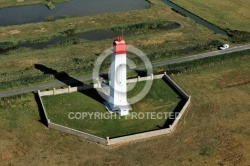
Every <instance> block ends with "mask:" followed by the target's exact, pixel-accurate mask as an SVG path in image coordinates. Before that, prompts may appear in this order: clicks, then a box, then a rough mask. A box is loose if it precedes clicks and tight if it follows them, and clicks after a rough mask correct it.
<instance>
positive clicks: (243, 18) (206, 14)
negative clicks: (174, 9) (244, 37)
mask: <svg viewBox="0 0 250 166" xmlns="http://www.w3.org/2000/svg"><path fill="white" fill-rule="evenodd" d="M171 1H172V2H174V3H176V4H178V5H180V6H181V7H183V8H185V9H187V10H188V11H190V12H192V13H194V14H197V15H198V16H200V17H202V18H203V19H205V20H207V21H209V22H211V23H213V24H215V25H217V26H219V27H221V28H223V29H226V28H229V29H232V30H242V31H248V32H250V29H249V27H250V21H249V19H250V10H249V7H250V1H246V0H238V1H235V0H226V1H216V0H209V1H207V0H199V1H197V0H171Z"/></svg>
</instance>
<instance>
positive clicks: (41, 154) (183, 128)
mask: <svg viewBox="0 0 250 166" xmlns="http://www.w3.org/2000/svg"><path fill="white" fill-rule="evenodd" d="M249 76H250V60H249V59H244V60H235V61H231V62H228V63H224V64H220V65H213V66H211V67H206V68H203V69H199V70H195V71H192V72H191V71H190V72H187V73H185V74H181V75H174V76H171V77H172V78H173V79H174V80H175V81H176V82H177V84H179V85H180V86H181V87H182V88H183V89H184V90H185V91H187V93H188V94H190V95H192V101H191V105H190V107H189V108H188V112H187V114H185V115H184V117H183V118H182V119H181V120H180V121H179V123H178V127H177V130H176V131H175V132H174V133H173V134H171V135H168V136H161V137H156V138H152V139H145V140H143V141H136V142H131V143H128V144H123V145H119V146H113V147H103V146H100V145H98V144H95V143H92V142H89V141H86V140H84V139H80V138H78V137H75V136H72V135H69V134H63V133H62V132H57V131H55V130H50V129H48V128H46V127H45V126H44V125H43V124H42V123H40V122H39V121H38V120H39V113H38V108H37V104H36V102H35V100H34V96H33V94H31V93H30V94H27V95H22V96H21V97H20V96H19V97H9V98H0V117H1V121H0V130H1V135H0V154H1V155H0V158H1V160H0V165H16V164H17V165H27V164H28V165H37V163H39V164H40V165H58V164H60V165H103V163H106V164H107V165H113V164H117V165H135V164H136V165H162V166H166V165H167V166H168V165H169V166H172V165H248V164H249V163H250V154H249V151H250V141H249V137H250V127H249V126H250V121H249V119H250V111H249V108H250V105H249V99H250V84H249V83H247V82H248V81H249V80H250V78H249ZM244 82H246V83H245V84H244ZM140 125H141V124H140ZM3 154H4V155H3ZM68 154H71V155H68ZM110 154H112V155H110Z"/></svg>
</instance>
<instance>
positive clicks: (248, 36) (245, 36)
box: [227, 29, 250, 43]
mask: <svg viewBox="0 0 250 166" xmlns="http://www.w3.org/2000/svg"><path fill="white" fill-rule="evenodd" d="M227 34H228V35H229V36H230V37H231V40H232V42H234V43H241V42H249V41H250V32H246V31H238V30H230V29H229V30H227Z"/></svg>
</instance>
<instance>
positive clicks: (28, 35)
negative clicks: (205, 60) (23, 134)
mask: <svg viewBox="0 0 250 166" xmlns="http://www.w3.org/2000/svg"><path fill="white" fill-rule="evenodd" d="M150 2H151V3H152V5H151V6H150V7H149V8H147V9H142V10H135V11H129V12H120V13H119V15H117V17H113V14H103V15H93V16H86V17H72V18H65V19H59V20H55V21H53V22H40V23H33V24H25V25H17V26H8V27H0V34H1V39H0V41H1V42H6V41H12V42H24V41H28V42H31V43H33V42H34V43H39V42H43V41H47V40H49V39H51V38H53V37H55V36H60V35H68V34H74V33H79V32H86V31H90V30H97V29H111V28H114V25H116V26H118V27H130V28H131V26H134V25H145V24H146V23H159V22H160V23H161V22H173V21H174V22H177V23H179V24H180V25H181V27H180V28H177V29H174V30H171V31H163V30H150V32H149V31H146V32H144V31H143V33H138V34H136V35H131V36H125V40H126V42H127V43H128V44H130V45H133V46H136V47H138V48H139V49H141V50H142V51H144V52H145V53H146V54H147V55H149V56H151V57H152V59H153V60H163V59H170V58H176V57H180V56H186V55H188V53H184V54H178V53H175V52H176V51H178V50H180V49H183V48H189V47H191V48H192V47H197V46H200V45H202V46H203V45H204V46H206V45H207V44H209V43H211V42H212V41H214V40H216V39H217V40H219V41H221V42H223V41H224V40H227V38H225V37H223V36H220V35H217V34H214V33H213V32H211V31H209V30H208V29H206V28H204V27H202V26H200V25H198V24H196V23H195V22H194V21H192V20H190V19H188V18H184V17H182V16H180V15H178V14H176V13H175V12H173V11H172V10H171V9H170V8H168V7H167V6H166V5H165V4H164V3H162V2H160V1H158V0H150ZM194 30H195V35H194ZM110 46H112V39H109V40H102V41H95V42H93V41H85V40H81V41H67V42H64V43H62V44H61V45H57V46H54V47H50V48H46V49H43V50H32V49H27V48H24V49H19V50H15V51H10V52H9V53H8V54H7V55H1V56H0V75H1V79H0V81H1V82H5V83H4V85H6V86H5V87H1V90H6V89H13V88H18V87H22V86H27V85H34V84H40V83H43V82H48V81H54V80H55V79H53V78H52V77H49V79H47V78H45V77H44V79H43V80H41V79H38V80H37V81H34V79H35V78H38V77H40V78H42V77H43V76H41V75H43V73H42V72H40V71H38V70H37V69H35V68H34V64H42V65H45V66H47V67H49V68H53V69H55V70H57V71H65V72H67V73H68V74H69V75H71V76H73V77H76V76H80V75H83V74H86V73H91V72H92V68H93V63H94V61H95V60H96V58H97V57H98V55H99V54H100V53H102V51H103V50H106V49H107V48H109V47H110ZM232 46H233V45H232ZM210 49H211V50H214V48H209V50H210ZM199 51H201V50H199ZM202 51H204V50H203V49H202ZM206 51H208V50H206ZM192 53H195V52H192ZM189 54H191V52H189ZM156 56H157V57H156ZM158 56H159V57H158ZM75 59H78V60H79V61H75ZM79 62H80V63H79ZM13 66H15V67H13ZM39 75H40V76H39ZM23 78H25V79H26V81H22V79H23ZM9 82H12V83H9ZM19 82H23V83H24V82H26V83H25V84H23V83H22V84H19Z"/></svg>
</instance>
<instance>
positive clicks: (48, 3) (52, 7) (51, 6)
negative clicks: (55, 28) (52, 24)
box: [46, 1, 55, 10]
mask: <svg viewBox="0 0 250 166" xmlns="http://www.w3.org/2000/svg"><path fill="white" fill-rule="evenodd" d="M46 6H47V7H48V8H49V9H50V10H52V9H55V6H54V4H53V3H52V2H50V1H47V2H46Z"/></svg>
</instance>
